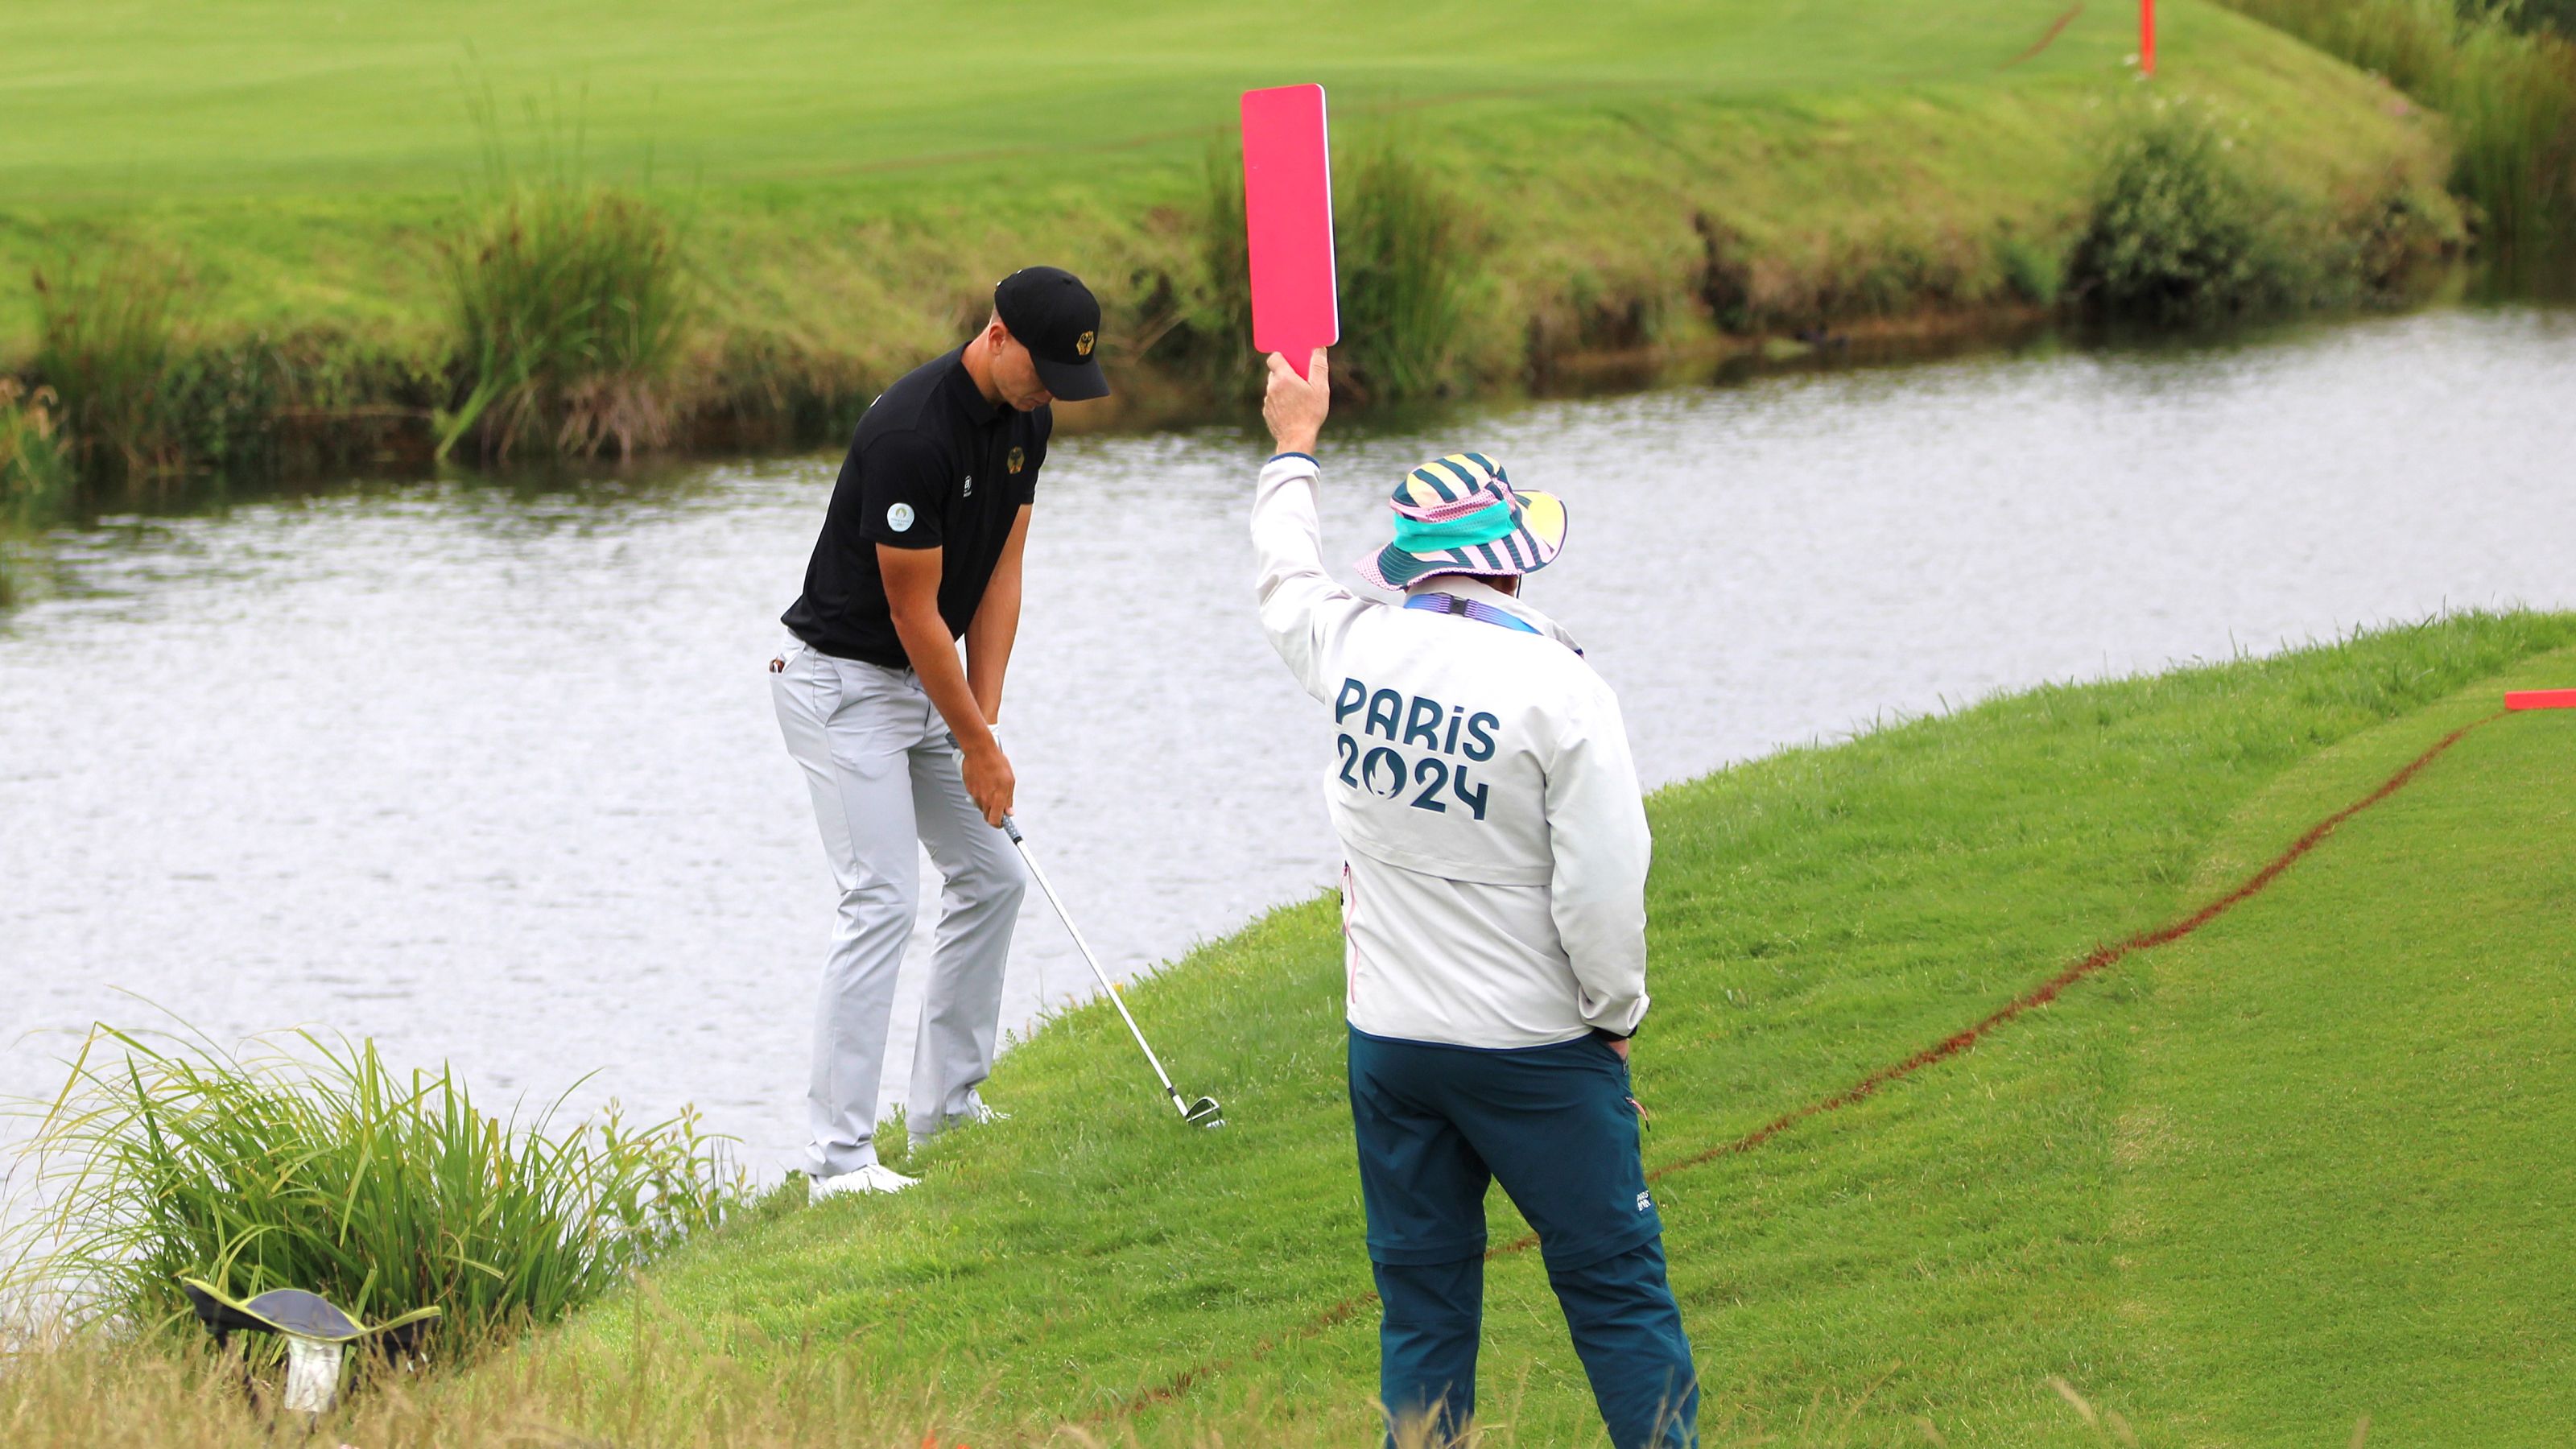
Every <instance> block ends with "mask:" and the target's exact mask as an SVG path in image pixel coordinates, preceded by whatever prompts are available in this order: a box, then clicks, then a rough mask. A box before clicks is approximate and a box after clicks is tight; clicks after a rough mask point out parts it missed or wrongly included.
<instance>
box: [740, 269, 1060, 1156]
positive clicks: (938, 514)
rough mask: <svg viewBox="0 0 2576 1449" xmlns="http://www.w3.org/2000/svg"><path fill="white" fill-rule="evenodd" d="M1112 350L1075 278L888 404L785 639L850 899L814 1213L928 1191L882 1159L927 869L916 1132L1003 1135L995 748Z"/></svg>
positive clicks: (802, 747)
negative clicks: (1061, 423) (1063, 415)
mask: <svg viewBox="0 0 2576 1449" xmlns="http://www.w3.org/2000/svg"><path fill="white" fill-rule="evenodd" d="M1099 336H1100V304H1099V302H1098V301H1096V300H1095V299H1094V298H1093V297H1092V295H1091V291H1090V289H1089V288H1087V287H1085V286H1084V285H1083V284H1082V283H1081V281H1080V280H1079V279H1077V278H1076V277H1074V276H1073V274H1072V273H1070V272H1065V271H1061V270H1058V269H1057V268H1054V267H1029V268H1026V269H1024V270H1021V271H1017V272H1013V273H1012V274H1011V275H1009V276H1007V277H1005V278H1003V279H1002V281H1001V283H1000V285H998V286H996V287H995V288H994V289H993V312H992V316H991V318H990V319H989V320H988V321H986V322H985V324H984V326H983V328H982V330H981V331H979V332H977V333H976V334H975V337H974V340H972V341H970V342H968V343H967V344H966V345H965V346H963V347H960V348H958V349H956V350H955V351H952V352H949V353H947V354H945V355H943V356H940V357H937V358H934V359H932V360H931V361H929V362H926V363H924V364H922V365H921V366H920V367H918V368H915V369H914V370H912V371H911V372H909V373H906V374H905V375H904V376H903V377H901V378H900V379H898V380H897V381H896V382H895V384H894V385H893V386H892V387H889V388H887V389H886V390H885V392H884V393H883V394H882V395H881V396H879V397H878V398H877V400H876V401H875V402H873V403H871V404H869V405H868V410H867V413H866V415H865V416H863V417H862V418H860V420H859V427H858V433H857V435H856V436H854V437H853V438H852V439H851V441H850V451H849V455H848V457H847V458H845V459H844V460H843V461H842V463H841V476H840V479H839V481H838V482H837V483H835V484H834V485H833V487H832V501H831V504H830V506H829V507H828V508H827V509H826V510H825V513H824V517H823V531H822V536H821V537H820V538H818V539H817V540H816V541H815V544H814V554H813V559H812V562H811V563H809V564H808V565H807V566H806V570H805V591H804V594H803V596H802V597H800V598H798V599H797V601H796V603H795V606H794V607H792V608H790V609H789V610H788V611H787V612H786V614H785V615H784V616H782V619H781V622H783V623H784V624H786V626H787V632H788V634H789V636H790V637H789V639H788V642H787V646H786V648H784V649H783V650H781V651H780V653H779V655H778V657H777V658H775V659H773V660H771V661H770V664H769V671H770V676H769V677H770V694H771V697H772V700H773V702H774V703H775V704H776V705H777V707H778V724H779V728H780V729H781V730H783V731H784V732H785V733H786V736H787V752H788V753H789V754H790V755H792V756H794V757H795V760H796V763H797V764H798V765H800V766H802V767H804V771H805V781H806V784H807V786H808V787H809V790H810V792H811V794H812V795H813V798H814V817H815V820H816V821H817V823H819V824H820V825H821V827H822V832H823V852H824V854H825V856H826V857H827V858H828V859H829V861H830V863H831V868H832V877H833V880H834V883H835V884H837V885H838V886H839V887H840V895H841V903H840V915H839V921H838V925H837V928H836V929H835V930H834V932H833V935H832V945H831V951H830V954H829V956H828V957H826V959H825V961H824V964H823V990H822V1000H821V1003H820V1004H819V1005H818V1006H817V1007H816V1009H815V1021H814V1065H813V1075H812V1078H811V1082H810V1085H809V1087H808V1089H807V1092H806V1115H807V1119H808V1121H809V1123H810V1125H811V1129H812V1134H813V1141H812V1146H811V1147H809V1148H808V1149H807V1161H806V1164H805V1169H806V1171H807V1172H808V1173H809V1174H811V1176H812V1177H813V1179H814V1195H816V1196H828V1195H831V1194H834V1193H840V1192H899V1191H901V1190H902V1189H904V1188H907V1187H910V1186H912V1185H913V1183H914V1181H915V1179H913V1178H910V1177H906V1176H904V1175H902V1174H901V1173H898V1172H896V1171H894V1170H893V1169H892V1168H889V1167H887V1166H885V1165H884V1164H883V1163H881V1162H879V1161H878V1160H877V1149H876V1125H877V1084H878V1079H879V1077H880V1076H881V1074H882V1072H883V1070H884V1066H885V1051H886V1028H887V1026H888V1024H889V1021H890V1019H891V1017H892V1015H893V1011H894V992H895V977H896V975H897V973H898V971H899V970H900V968H901V966H902V964H903V953H904V946H905V944H906V943H907V942H908V941H909V940H910V939H911V936H912V924H913V915H914V912H915V910H916V909H917V907H918V905H919V902H920V899H921V870H920V859H919V848H920V847H921V846H927V847H929V851H930V857H931V861H932V863H933V864H934V865H936V866H937V867H938V868H939V873H940V876H941V878H942V880H943V881H944V882H945V887H946V888H945V890H944V891H943V892H942V894H941V896H940V915H939V931H938V937H937V943H936V946H935V949H934V952H933V954H932V957H931V963H930V982H929V987H928V990H927V992H926V994H925V995H924V997H923V999H922V1007H921V1028H920V1034H919V1036H918V1038H917V1040H916V1041H915V1044H914V1047H913V1068H912V1087H911V1091H910V1093H909V1094H908V1095H907V1097H906V1099H905V1101H906V1109H907V1111H906V1115H907V1119H908V1121H909V1123H910V1126H911V1129H912V1135H913V1139H914V1140H915V1141H916V1142H919V1141H924V1140H927V1139H928V1138H930V1137H931V1136H934V1135H936V1134H937V1133H939V1132H940V1131H941V1130H943V1129H944V1128H946V1127H948V1126H951V1125H954V1124H957V1123H972V1122H985V1121H990V1120H993V1119H994V1118H995V1117H997V1116H999V1115H1000V1114H999V1113H997V1112H995V1111H994V1110H993V1109H992V1108H991V1107H989V1106H987V1105H985V1103H984V1100H983V1097H982V1095H981V1093H980V1092H979V1091H978V1088H979V1087H980V1086H981V1085H982V1083H983V1081H984V1079H985V1078H986V1077H988V1076H989V1075H991V1073H992V1069H993V1049H994V1038H995V1036H996V1034H997V1033H998V1032H999V1030H1000V1027H1001V1013H1002V971H1003V967H1004V965H1005V964H1006V963H1007V961H1008V959H1009V957H1010V951H1011V932H1012V928H1013V927H1014V926H1015V925H1017V924H1018V921H1019V915H1020V898H1021V896H1022V895H1023V894H1024V893H1025V892H1026V890H1027V877H1026V875H1025V873H1024V871H1023V868H1022V867H1021V865H1020V862H1019V859H1018V857H1017V856H1015V855H1014V854H1013V853H1012V851H1011V849H1010V846H1009V844H1008V842H1007V841H1006V840H1005V838H1004V837H1003V835H1002V833H1001V831H1000V830H999V829H997V828H996V827H998V826H999V825H1000V824H1001V822H1002V817H1003V816H1005V815H1007V814H1009V813H1010V809H1011V794H1012V789H1013V784H1014V778H1013V775H1012V773H1011V762H1010V759H1009V758H1008V757H1007V756H1006V755H1004V754H1003V752H1002V746H1001V741H1000V740H999V738H998V737H997V736H996V735H995V733H994V730H995V728H996V727H997V726H998V725H999V724H1000V723H1001V718H1002V681H1003V677H1004V675H1005V674H1006V672H1007V671H1008V670H1009V668H1010V663H1011V644H1012V641H1013V639H1014V638H1015V637H1016V635H1017V634H1018V631H1019V623H1020V579H1021V559H1022V555H1023V553H1024V551H1025V550H1026V548H1027V544H1028V535H1029V514H1030V508H1031V504H1032V502H1033V501H1034V499H1035V497H1036V491H1037V481H1038V473H1039V471H1040V470H1041V469H1042V468H1044V467H1045V466H1046V454H1047V438H1048V435H1049V433H1050V432H1051V431H1052V429H1053V427H1054V412H1053V409H1052V406H1051V405H1052V404H1053V403H1055V402H1059V401H1062V402H1073V401H1078V400H1081V399H1085V398H1096V397H1105V396H1107V395H1108V392H1109V383H1108V380H1107V379H1106V378H1104V377H1103V376H1102V375H1101V371H1100V362H1099V360H1098V359H1097V358H1096V357H1094V356H1093V352H1094V350H1095V346H1096V344H1097V342H1098V339H1099ZM960 639H963V640H964V641H965V646H966V648H965V658H964V660H963V661H962V662H961V661H960V660H959V658H958V650H957V644H958V641H959V640H960ZM961 757H962V761H963V764H962V768H961V764H960V761H961ZM916 842H917V843H916Z"/></svg>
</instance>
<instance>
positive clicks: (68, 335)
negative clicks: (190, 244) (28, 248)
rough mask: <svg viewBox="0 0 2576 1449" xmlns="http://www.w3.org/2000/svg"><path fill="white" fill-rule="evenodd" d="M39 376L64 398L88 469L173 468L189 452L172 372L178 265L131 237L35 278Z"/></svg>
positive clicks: (71, 434) (74, 447)
mask: <svg viewBox="0 0 2576 1449" xmlns="http://www.w3.org/2000/svg"><path fill="white" fill-rule="evenodd" d="M31 280H32V282H33V284H34V287H35V292H36V311H37V347H36V358H35V365H34V371H35V375H36V377H37V379H38V380H39V381H40V382H41V383H43V384H44V385H45V386H47V387H49V388H51V389H52V390H53V392H54V394H55V395H56V396H57V397H58V398H60V399H61V421H62V424H63V434H64V436H65V438H66V439H67V440H68V442H69V445H70V452H71V455H72V458H73V461H74V463H75V464H76V466H77V467H78V469H79V470H80V471H81V472H82V473H84V474H88V475H92V476H99V475H115V476H124V477H128V478H131V477H135V476H144V475H152V474H158V473H167V472H170V471H173V470H175V469H176V468H178V467H179V466H180V465H181V464H182V462H183V461H184V460H183V455H182V449H181V448H180V445H179V441H178V438H179V430H178V428H176V427H175V426H174V420H173V416H172V413H173V409H172V408H171V407H170V405H169V404H170V399H169V395H168V382H169V379H170V370H171V364H172V361H173V359H174V358H175V356H176V354H177V352H178V350H179V339H180V306H179V303H180V296H181V292H182V290H183V282H182V280H181V278H180V276H179V274H178V270H177V268H176V267H174V266H172V265H171V264H170V263H168V262H167V261H165V260H163V259H161V258H158V257H154V256H151V255H148V254H147V253H145V252H143V251H141V250H139V249H136V248H133V247H112V248H110V249H108V250H107V251H106V252H105V254H104V255H103V256H102V257H101V258H100V259H99V260H98V261H97V262H96V263H95V264H94V265H83V264H82V263H80V262H79V261H76V260H75V261H67V262H66V263H64V264H63V265H62V266H61V267H59V268H57V269H56V270H55V271H54V272H53V274H52V275H50V276H48V275H47V274H46V273H45V272H43V271H38V272H36V273H35V274H34V275H33V277H32V278H31Z"/></svg>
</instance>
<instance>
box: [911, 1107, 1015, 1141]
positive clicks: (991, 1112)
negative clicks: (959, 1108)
mask: <svg viewBox="0 0 2576 1449" xmlns="http://www.w3.org/2000/svg"><path fill="white" fill-rule="evenodd" d="M1010 1120H1011V1114H1010V1113H1008V1112H1005V1111H1003V1110H1001V1109H1000V1108H998V1107H994V1106H992V1105H990V1104H988V1103H986V1102H985V1100H984V1099H983V1098H982V1097H980V1096H976V1097H969V1098H967V1099H966V1110H965V1111H963V1112H960V1113H958V1114H957V1115H956V1116H954V1117H951V1118H949V1119H948V1120H947V1121H945V1122H942V1123H941V1124H939V1127H938V1128H937V1130H935V1131H931V1132H915V1133H913V1134H912V1145H913V1146H915V1147H923V1146H927V1145H928V1144H929V1142H930V1139H931V1138H933V1137H936V1136H938V1135H939V1134H940V1133H941V1132H945V1131H947V1130H948V1129H949V1128H951V1127H981V1126H983V1125H985V1124H986V1123H988V1122H1008V1121H1010Z"/></svg>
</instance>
